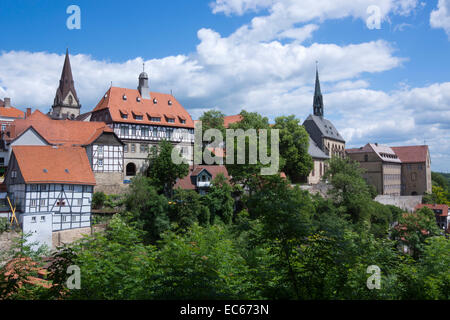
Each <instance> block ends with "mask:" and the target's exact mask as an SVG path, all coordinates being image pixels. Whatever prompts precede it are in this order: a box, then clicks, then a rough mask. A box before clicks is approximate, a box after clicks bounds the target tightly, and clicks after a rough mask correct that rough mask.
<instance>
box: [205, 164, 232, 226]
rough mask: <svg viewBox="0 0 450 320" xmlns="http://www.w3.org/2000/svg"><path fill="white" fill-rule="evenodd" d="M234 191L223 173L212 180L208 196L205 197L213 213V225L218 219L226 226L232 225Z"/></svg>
mask: <svg viewBox="0 0 450 320" xmlns="http://www.w3.org/2000/svg"><path fill="white" fill-rule="evenodd" d="M232 191H233V190H232V187H231V186H230V185H229V183H228V182H227V179H226V178H225V176H224V175H223V174H222V173H219V174H218V175H217V176H216V177H215V178H214V179H213V180H212V182H211V186H210V188H209V191H208V194H207V195H206V196H205V198H206V200H207V203H208V207H209V211H210V213H211V220H210V221H211V224H214V221H215V219H216V217H218V218H220V219H221V220H222V221H223V222H224V223H225V224H230V223H231V220H232V218H233V205H234V200H233V197H232V195H231V194H232Z"/></svg>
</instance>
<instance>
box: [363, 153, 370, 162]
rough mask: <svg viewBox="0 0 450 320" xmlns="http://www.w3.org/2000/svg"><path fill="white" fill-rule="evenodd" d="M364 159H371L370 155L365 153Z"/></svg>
mask: <svg viewBox="0 0 450 320" xmlns="http://www.w3.org/2000/svg"><path fill="white" fill-rule="evenodd" d="M364 161H365V162H367V161H369V155H368V154H365V155H364Z"/></svg>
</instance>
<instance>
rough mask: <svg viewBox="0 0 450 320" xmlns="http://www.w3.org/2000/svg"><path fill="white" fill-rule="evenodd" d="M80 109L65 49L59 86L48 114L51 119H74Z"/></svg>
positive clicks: (67, 51)
mask: <svg viewBox="0 0 450 320" xmlns="http://www.w3.org/2000/svg"><path fill="white" fill-rule="evenodd" d="M80 109H81V104H80V100H78V97H77V92H76V90H75V85H74V82H73V77H72V68H71V66H70V59H69V50H68V49H67V50H66V58H65V60H64V66H63V70H62V73H61V79H60V80H59V87H58V89H57V90H56V95H55V100H54V102H53V106H52V110H51V111H50V112H49V115H50V116H51V117H52V118H53V119H75V118H76V117H77V116H79V115H80Z"/></svg>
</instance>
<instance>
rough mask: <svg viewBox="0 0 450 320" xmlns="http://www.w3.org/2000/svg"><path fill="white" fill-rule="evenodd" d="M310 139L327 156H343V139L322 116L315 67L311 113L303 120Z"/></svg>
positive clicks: (321, 99) (317, 76) (321, 101)
mask: <svg viewBox="0 0 450 320" xmlns="http://www.w3.org/2000/svg"><path fill="white" fill-rule="evenodd" d="M303 126H304V127H305V129H306V131H307V132H308V134H309V136H310V137H311V139H312V140H313V141H314V142H315V143H316V145H317V146H318V147H319V148H320V149H321V150H322V151H323V152H324V153H325V154H326V155H327V156H330V157H332V156H338V157H341V158H343V157H344V156H345V140H344V138H343V137H342V136H341V134H340V133H339V132H338V131H337V129H336V128H335V126H334V125H333V123H331V121H329V120H327V119H325V118H324V105H323V96H322V92H321V90H320V81H319V71H318V70H317V69H316V84H315V90H314V99H313V114H310V115H309V116H308V118H306V120H305V121H304V122H303Z"/></svg>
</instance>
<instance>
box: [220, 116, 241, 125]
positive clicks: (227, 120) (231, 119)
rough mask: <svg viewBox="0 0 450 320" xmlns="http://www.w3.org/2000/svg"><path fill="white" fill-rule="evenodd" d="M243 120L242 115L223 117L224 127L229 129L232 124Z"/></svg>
mask: <svg viewBox="0 0 450 320" xmlns="http://www.w3.org/2000/svg"><path fill="white" fill-rule="evenodd" d="M241 120H242V116H241V115H240V114H236V115H234V116H226V117H223V125H224V127H225V128H228V127H229V126H230V124H232V123H236V122H239V121H241Z"/></svg>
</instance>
